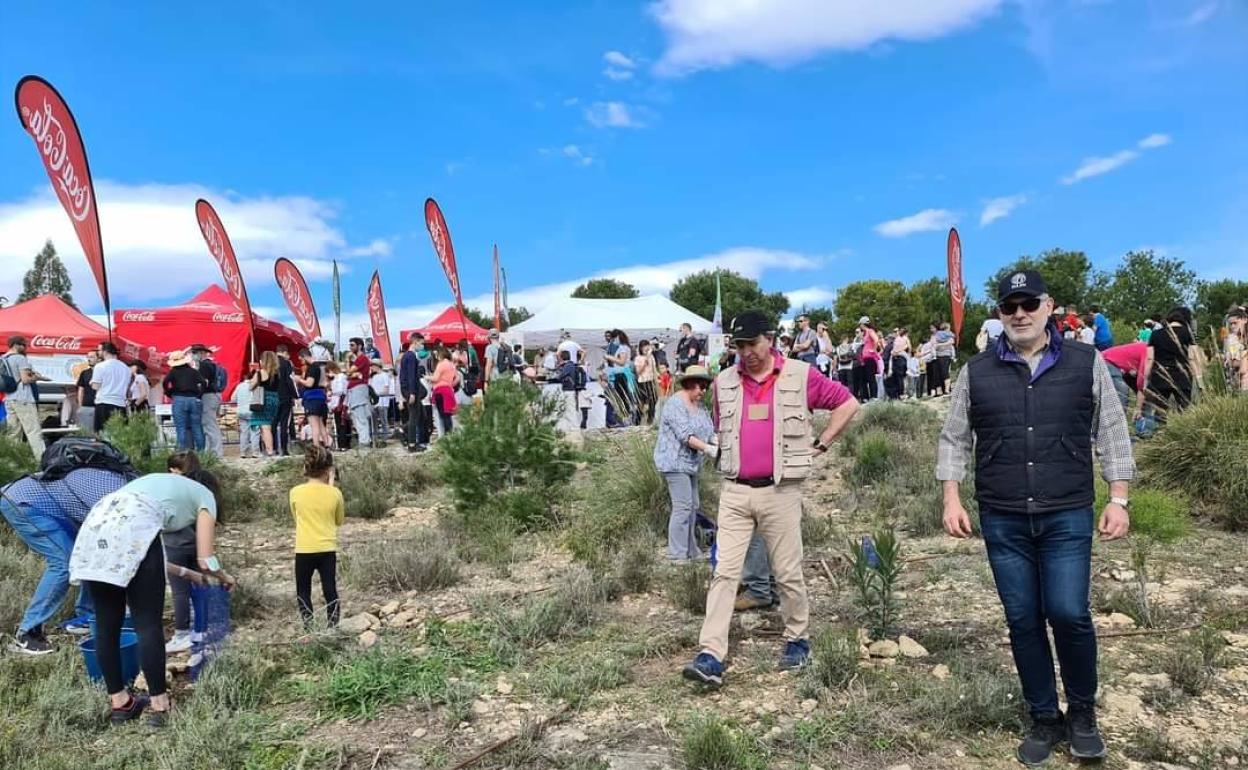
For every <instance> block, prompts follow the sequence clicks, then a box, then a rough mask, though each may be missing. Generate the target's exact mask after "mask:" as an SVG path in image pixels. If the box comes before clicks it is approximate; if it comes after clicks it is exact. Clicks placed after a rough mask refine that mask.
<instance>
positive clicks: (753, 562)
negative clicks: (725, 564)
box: [741, 532, 780, 604]
mask: <svg viewBox="0 0 1248 770" xmlns="http://www.w3.org/2000/svg"><path fill="white" fill-rule="evenodd" d="M741 584H742V585H744V586H745V593H746V594H748V595H749V596H752V597H754V598H755V599H760V600H762V601H769V600H770V601H771V603H772V604H775V603H776V602H779V601H780V594H779V593H777V592H776V581H775V579H774V578H772V576H771V561H770V560H769V559H768V558H767V542H766V541H765V540H763V536H762V535H760V534H758V532H755V533H754V537H752V538H750V547H749V549H747V550H746V552H745V564H744V565H743V566H742V567H741Z"/></svg>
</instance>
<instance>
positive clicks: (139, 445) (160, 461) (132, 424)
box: [100, 412, 169, 473]
mask: <svg viewBox="0 0 1248 770" xmlns="http://www.w3.org/2000/svg"><path fill="white" fill-rule="evenodd" d="M159 435H160V431H159V429H158V428H157V427H156V422H155V421H154V420H153V419H152V416H151V414H150V413H148V412H142V413H140V414H135V415H130V416H127V415H125V414H115V415H113V416H112V418H111V419H109V421H108V422H107V423H106V424H105V425H104V428H103V429H102V430H101V431H100V438H102V439H104V440H105V441H107V442H108V443H110V444H112V445H113V446H115V447H117V448H118V449H120V450H121V451H122V453H123V454H125V455H126V457H129V458H130V462H131V464H132V465H134V467H135V468H136V469H138V471H139V472H140V473H164V472H165V471H166V470H167V466H166V465H165V459H166V458H167V457H168V456H169V453H168V452H167V451H159V452H155V453H153V451H152V448H153V447H154V446H155V444H156V439H157V437H159Z"/></svg>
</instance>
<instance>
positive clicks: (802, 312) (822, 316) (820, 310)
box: [793, 305, 836, 333]
mask: <svg viewBox="0 0 1248 770" xmlns="http://www.w3.org/2000/svg"><path fill="white" fill-rule="evenodd" d="M801 316H806V317H807V318H809V319H810V328H812V329H813V328H815V327H816V326H818V325H819V324H821V323H826V324H827V325H828V329H829V333H830V332H831V328H832V321H833V319H835V318H836V313H835V312H833V310H832V308H830V307H806V306H805V305H803V306H802V307H800V308H798V309H797V310H794V311H793V319H794V320H796V319H798V318H799V317H801Z"/></svg>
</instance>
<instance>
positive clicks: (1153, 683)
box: [1122, 672, 1170, 690]
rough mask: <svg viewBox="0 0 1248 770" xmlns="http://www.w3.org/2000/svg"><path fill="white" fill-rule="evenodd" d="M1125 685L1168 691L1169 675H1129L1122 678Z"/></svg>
mask: <svg viewBox="0 0 1248 770" xmlns="http://www.w3.org/2000/svg"><path fill="white" fill-rule="evenodd" d="M1122 681H1123V682H1124V683H1125V684H1130V685H1135V686H1136V687H1144V688H1150V687H1151V688H1157V689H1162V690H1168V689H1169V688H1170V675H1169V674H1141V673H1138V672H1137V673H1131V674H1127V675H1126V676H1124V677H1123V678H1122Z"/></svg>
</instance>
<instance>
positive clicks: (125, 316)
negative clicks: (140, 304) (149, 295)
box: [121, 310, 156, 323]
mask: <svg viewBox="0 0 1248 770" xmlns="http://www.w3.org/2000/svg"><path fill="white" fill-rule="evenodd" d="M121 320H123V321H137V322H139V323H151V322H152V321H155V320H156V313H154V312H153V311H151V310H140V311H136V310H127V311H126V312H124V313H122V314H121Z"/></svg>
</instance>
